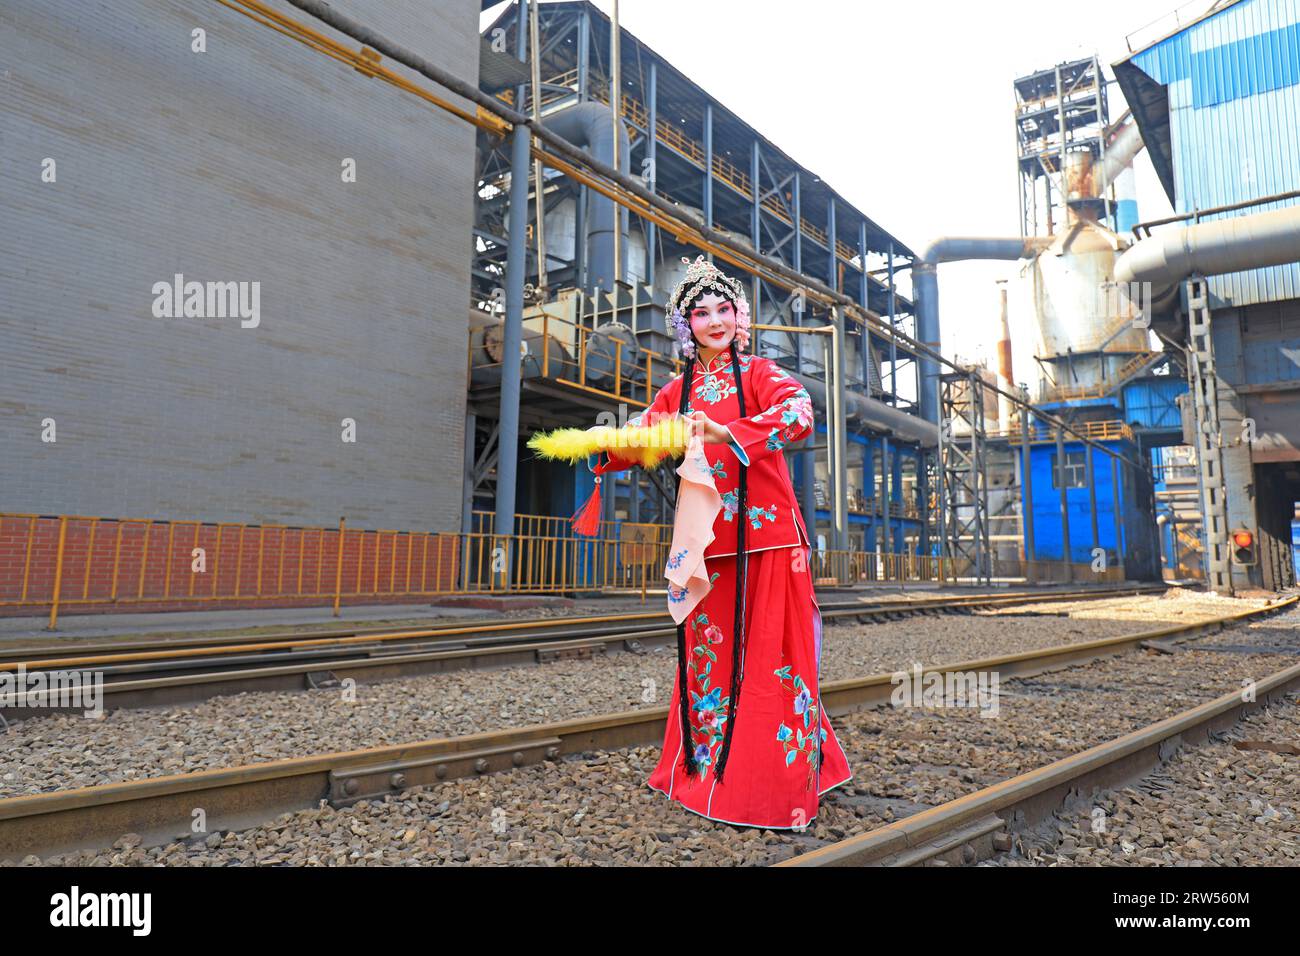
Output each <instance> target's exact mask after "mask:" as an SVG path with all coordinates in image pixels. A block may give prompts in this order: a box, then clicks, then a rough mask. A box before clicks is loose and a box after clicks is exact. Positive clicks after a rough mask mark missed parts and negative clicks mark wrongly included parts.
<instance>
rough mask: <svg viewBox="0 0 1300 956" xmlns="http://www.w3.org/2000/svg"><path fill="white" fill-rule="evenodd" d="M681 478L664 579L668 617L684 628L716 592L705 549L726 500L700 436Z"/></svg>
mask: <svg viewBox="0 0 1300 956" xmlns="http://www.w3.org/2000/svg"><path fill="white" fill-rule="evenodd" d="M677 474H678V475H680V476H681V479H682V483H681V486H680V487H679V488H678V490H677V514H676V516H675V518H674V520H673V543H672V547H671V548H670V549H669V551H668V564H667V566H666V567H665V568H664V577H666V578H667V579H668V613H669V614H671V615H672V618H673V621H674V623H677V624H680V623H682V621H684V620H686V618H687V616H688V615H689V614H690V613H691V611H692V610H693V609H694V608H695V606H696V605H697V604H699V603H700V601H702V600H704V596H705V595H706V594H708V593H709V591H710V590H712V588H713V584H712V583H711V582H710V581H709V570H708V568H707V567H706V566H705V563H704V549H705V548H707V547H708V546H709V545H710V544H711V543H712V542H713V538H714V534H713V522H714V519H716V518H717V517H718V512H719V511H721V510H722V496H721V495H719V494H718V487H717V485H715V484H714V483H713V469H712V468H711V467H710V466H709V460H708V459H707V458H706V457H705V456H704V443H703V441H702V440H701V439H700V436H699V435H696V436H694V437H693V438H692V439H691V441H690V444H689V445H688V446H687V448H686V457H685V459H684V460H683V461H682V463H681V464H680V465H678V466H677Z"/></svg>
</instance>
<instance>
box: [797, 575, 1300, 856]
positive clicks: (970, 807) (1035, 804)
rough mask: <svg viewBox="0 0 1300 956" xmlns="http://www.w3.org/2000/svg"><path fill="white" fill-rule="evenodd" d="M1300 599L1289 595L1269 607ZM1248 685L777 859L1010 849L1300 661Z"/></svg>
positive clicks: (1282, 692)
mask: <svg viewBox="0 0 1300 956" xmlns="http://www.w3.org/2000/svg"><path fill="white" fill-rule="evenodd" d="M1298 600H1300V598H1296V597H1291V598H1288V599H1286V600H1285V601H1283V602H1280V604H1279V605H1278V606H1275V607H1274V608H1270V609H1268V610H1270V611H1271V610H1277V609H1280V607H1284V606H1291V605H1294V604H1295V603H1296V602H1297V601H1298ZM1249 613H1250V615H1251V616H1253V615H1254V614H1257V613H1259V612H1249ZM1239 617H1240V616H1239ZM1224 650H1226V651H1235V652H1240V651H1241V650H1242V648H1240V647H1229V648H1224ZM1291 650H1292V652H1294V650H1295V648H1294V647H1293V648H1292V649H1291ZM1251 690H1252V693H1251V694H1250V695H1247V694H1244V693H1243V692H1242V691H1241V690H1233V691H1229V692H1228V693H1225V694H1223V695H1221V696H1219V697H1216V698H1215V699H1213V700H1210V701H1207V702H1205V703H1202V704H1200V705H1198V706H1196V707H1192V708H1189V709H1187V710H1185V711H1183V712H1181V713H1179V714H1175V715H1173V716H1171V717H1168V718H1165V719H1164V720H1160V721H1157V722H1156V723H1153V724H1150V725H1148V726H1146V727H1142V728H1140V729H1138V730H1135V731H1133V732H1131V733H1128V734H1124V735H1123V736H1120V737H1117V738H1115V739H1112V740H1107V741H1105V742H1103V743H1100V744H1097V745H1096V746H1093V747H1089V748H1088V749H1086V750H1084V751H1082V752H1080V753H1075V754H1071V755H1069V756H1067V757H1064V758H1062V759H1060V760H1056V761H1053V762H1052V763H1050V764H1047V765H1046V766H1043V767H1038V768H1036V769H1034V770H1031V771H1029V772H1027V773H1022V774H1018V775H1016V776H1014V777H1010V778H1008V779H1006V780H1002V781H1000V782H998V783H996V784H993V785H992V786H988V787H984V788H983V789H980V790H978V791H976V792H974V793H969V794H966V795H963V796H961V797H958V798H957V799H955V800H950V801H947V802H945V803H943V804H941V805H939V806H935V807H930V808H928V809H925V810H921V811H920V812H918V813H915V814H913V815H910V816H907V817H905V818H903V819H902V820H898V821H896V822H893V823H890V824H888V825H886V826H881V827H877V828H876V829H873V830H871V831H869V832H867V833H865V834H861V835H858V836H855V837H850V838H848V839H845V840H840V841H838V842H835V843H832V844H830V845H827V846H823V847H820V848H818V849H815V850H812V851H810V852H808V853H805V854H802V855H800V856H796V857H794V858H792V859H789V860H784V861H782V862H780V863H777V864H775V865H776V866H798V867H823V866H917V865H926V864H930V863H934V862H941V863H943V864H949V865H953V864H956V865H969V864H973V863H975V862H977V861H979V860H982V859H987V858H989V857H991V856H994V855H995V854H997V853H1002V852H1006V851H1008V850H1010V849H1011V847H1012V839H1011V832H1010V831H1011V830H1012V828H1013V825H1014V829H1015V830H1023V829H1026V828H1028V827H1032V826H1034V825H1035V824H1038V823H1041V822H1042V821H1044V820H1045V819H1047V818H1048V817H1049V816H1050V815H1051V814H1053V813H1054V812H1056V811H1058V810H1061V809H1063V808H1065V807H1066V806H1067V805H1069V804H1070V803H1071V802H1073V801H1075V800H1077V798H1078V797H1079V796H1080V795H1087V794H1090V793H1093V792H1095V791H1098V790H1105V789H1110V788H1117V787H1122V786H1125V785H1126V784H1129V783H1132V782H1134V781H1136V780H1138V779H1140V778H1142V777H1144V776H1146V775H1147V774H1149V773H1150V772H1151V771H1153V770H1155V769H1156V768H1157V767H1159V766H1160V765H1162V764H1163V763H1164V762H1165V761H1166V760H1167V759H1168V758H1169V757H1170V756H1172V755H1173V753H1174V752H1175V751H1176V750H1177V749H1178V748H1179V747H1181V746H1187V745H1191V746H1195V745H1197V744H1201V743H1204V742H1205V741H1207V740H1209V739H1210V738H1211V737H1212V735H1214V734H1218V733H1221V732H1222V731H1224V730H1226V729H1227V728H1229V727H1232V726H1233V725H1235V724H1236V723H1237V722H1238V721H1240V720H1241V718H1242V717H1243V716H1245V715H1246V714H1248V713H1251V712H1253V711H1255V710H1257V709H1259V708H1261V707H1264V706H1266V705H1267V704H1268V703H1270V702H1272V701H1276V700H1280V699H1281V698H1283V697H1285V696H1287V695H1293V694H1296V693H1297V692H1300V664H1294V665H1291V666H1289V667H1285V668H1282V669H1281V670H1278V671H1274V672H1273V673H1271V674H1269V675H1267V676H1266V677H1264V678H1263V679H1261V680H1258V681H1256V682H1255V683H1254V686H1253V687H1252V688H1251ZM1283 752H1286V751H1285V750H1284V751H1283Z"/></svg>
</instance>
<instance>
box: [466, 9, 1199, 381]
mask: <svg viewBox="0 0 1300 956" xmlns="http://www.w3.org/2000/svg"><path fill="white" fill-rule="evenodd" d="M595 2H596V6H598V7H599V8H600V9H601V10H603V11H605V12H606V13H607V14H609V13H612V11H613V0H595ZM1178 5H1179V4H1178V2H1177V0H1089V2H1088V3H1065V2H1059V0H1048V2H1042V3H1037V4H1028V3H1024V2H1023V0H983V2H971V0H964V2H963V0H911V2H909V3H901V2H890V3H885V2H878V0H865V2H857V3H847V2H844V0H798V2H793V3H792V2H788V0H781V2H778V0H621V2H620V3H619V19H620V21H621V24H622V26H623V27H624V29H626V30H629V31H631V33H633V34H634V35H635V36H637V37H638V38H639V39H641V40H642V41H643V42H645V43H646V44H647V45H648V46H649V47H650V48H651V49H653V50H654V51H655V52H657V53H658V54H660V55H661V56H663V57H665V58H667V59H668V60H670V61H671V62H672V63H673V65H674V66H675V67H676V68H677V69H679V70H681V71H682V72H683V73H684V74H686V75H687V76H688V77H690V78H691V79H692V80H694V81H695V82H696V83H698V84H699V85H700V86H701V87H703V88H704V89H705V90H707V91H708V92H709V93H710V94H711V95H713V96H714V97H715V98H716V99H717V100H718V101H719V102H720V103H722V104H723V105H724V106H726V107H727V108H728V109H729V110H731V111H732V112H734V113H735V114H736V115H738V116H739V117H740V118H741V119H743V120H745V121H746V122H748V123H749V124H751V125H752V126H754V127H755V128H757V129H758V130H760V131H761V132H762V133H763V134H764V135H766V136H767V137H768V138H769V139H770V140H771V141H772V142H774V143H776V144H777V145H778V146H780V147H781V148H782V149H783V150H785V151H786V152H787V153H788V154H789V155H790V156H791V157H793V158H794V159H795V161H797V162H799V163H800V164H802V165H803V166H805V167H806V168H808V169H810V170H811V171H812V172H814V173H815V174H816V175H818V176H820V177H821V178H822V179H823V180H825V181H826V182H828V183H829V184H830V185H831V187H832V188H834V189H835V190H836V191H837V192H838V193H839V194H840V195H841V196H843V197H844V199H845V200H847V201H848V202H850V203H852V204H853V205H854V206H856V207H857V208H858V209H860V210H862V211H863V212H864V213H866V214H867V215H868V216H870V217H871V218H872V219H874V220H875V221H876V222H878V223H880V225H881V226H883V227H884V228H886V229H888V230H889V231H890V232H892V233H893V234H894V235H896V236H898V237H899V238H901V239H902V240H903V241H904V242H906V243H907V244H908V245H909V246H911V247H912V248H913V249H918V248H920V247H921V246H923V245H925V243H927V242H928V241H929V240H931V239H933V238H936V237H938V236H943V235H1000V236H1016V235H1019V224H1018V218H1019V208H1018V200H1017V182H1016V165H1015V129H1014V125H1013V121H1012V109H1013V105H1014V96H1013V93H1012V88H1011V83H1012V80H1013V79H1014V78H1015V77H1017V76H1022V75H1024V74H1027V73H1030V72H1032V71H1034V70H1037V69H1042V68H1046V67H1051V66H1054V65H1055V64H1056V63H1058V62H1061V61H1065V60H1071V59H1076V58H1080V57H1084V56H1089V55H1091V54H1093V53H1094V52H1095V53H1097V54H1098V55H1099V56H1100V58H1101V62H1102V64H1103V67H1104V69H1105V73H1106V75H1107V77H1108V78H1109V77H1111V76H1112V74H1111V71H1110V68H1109V67H1110V63H1111V62H1113V61H1114V60H1116V59H1119V58H1120V57H1121V56H1124V55H1126V54H1127V52H1128V48H1127V46H1126V42H1125V37H1126V36H1127V35H1129V34H1133V33H1139V34H1140V35H1139V36H1136V37H1134V48H1135V49H1137V48H1140V46H1141V45H1142V41H1148V42H1149V41H1150V40H1152V39H1156V38H1158V37H1159V36H1160V35H1162V34H1163V33H1165V32H1168V30H1167V29H1163V30H1161V29H1154V28H1148V27H1149V25H1150V24H1151V23H1152V21H1155V20H1158V19H1159V18H1162V17H1165V16H1166V15H1169V14H1172V12H1173V11H1174V9H1175V7H1177V6H1178ZM1209 6H1210V0H1193V3H1192V5H1191V6H1190V7H1189V8H1188V10H1190V11H1191V12H1193V13H1194V12H1199V11H1200V10H1203V9H1207V8H1208V7H1209ZM495 9H496V8H494V11H495ZM494 11H490V12H494ZM1183 19H1184V22H1185V21H1186V19H1187V14H1186V12H1185V13H1184V17H1183ZM1172 26H1173V24H1172V22H1171V23H1170V27H1172ZM1144 28H1147V29H1144ZM1109 95H1110V110H1111V117H1112V119H1114V118H1116V117H1118V116H1119V115H1120V114H1121V113H1122V112H1123V110H1124V101H1123V97H1122V95H1121V94H1120V92H1119V87H1118V86H1116V85H1115V84H1113V83H1112V84H1111V86H1110V94H1109ZM1135 169H1136V174H1137V190H1138V211H1139V216H1140V218H1142V219H1153V218H1158V217H1160V216H1166V215H1169V214H1170V212H1171V210H1170V207H1169V203H1168V200H1167V199H1166V198H1165V195H1164V190H1163V189H1162V188H1161V187H1160V184H1159V182H1158V181H1157V179H1156V176H1155V172H1154V170H1153V169H1152V167H1151V162H1150V160H1149V159H1148V158H1147V155H1146V153H1145V151H1144V152H1143V153H1142V154H1141V155H1140V156H1139V157H1138V160H1137V162H1136V163H1135ZM1014 268H1015V264H1014V263H951V264H947V265H944V266H941V267H940V269H939V282H940V299H941V302H942V312H941V318H942V321H943V349H944V353H945V354H948V355H954V354H957V355H960V356H961V357H963V358H993V349H994V347H995V341H996V338H997V335H996V332H995V330H996V322H997V314H998V295H997V290H996V286H995V280H997V279H999V278H1003V277H1006V276H1008V275H1010V274H1011V272H1012V270H1013V269H1014ZM1013 336H1014V338H1015V340H1016V342H1015V346H1016V350H1017V353H1018V355H1017V363H1016V364H1017V368H1016V372H1017V378H1028V377H1029V375H1027V374H1026V373H1029V369H1027V368H1026V367H1025V366H1026V364H1028V363H1027V362H1026V359H1027V358H1028V356H1027V355H1026V354H1025V353H1026V352H1027V351H1031V348H1030V343H1029V342H1028V341H1025V338H1026V332H1025V330H1020V329H1017V330H1013ZM1030 374H1032V373H1030Z"/></svg>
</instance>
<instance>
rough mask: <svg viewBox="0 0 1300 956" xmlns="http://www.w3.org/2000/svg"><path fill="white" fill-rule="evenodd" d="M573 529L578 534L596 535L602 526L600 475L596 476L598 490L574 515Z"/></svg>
mask: <svg viewBox="0 0 1300 956" xmlns="http://www.w3.org/2000/svg"><path fill="white" fill-rule="evenodd" d="M572 521H573V530H574V531H575V532H576V533H577V534H585V535H595V534H596V532H597V530H599V528H600V476H599V475H597V476H596V490H595V491H593V492H592V493H591V497H590V498H588V499H587V503H586V504H585V505H583V506H582V507H581V508H579V509H578V511H577V513H576V514H575V515H574V516H573V519H572Z"/></svg>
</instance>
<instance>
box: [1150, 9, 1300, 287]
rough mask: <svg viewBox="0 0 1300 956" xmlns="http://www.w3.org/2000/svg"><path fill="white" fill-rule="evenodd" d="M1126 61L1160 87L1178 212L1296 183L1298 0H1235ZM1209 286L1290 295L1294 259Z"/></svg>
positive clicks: (1297, 271)
mask: <svg viewBox="0 0 1300 956" xmlns="http://www.w3.org/2000/svg"><path fill="white" fill-rule="evenodd" d="M1132 62H1133V64H1134V65H1135V66H1137V67H1138V68H1139V69H1141V70H1142V71H1143V72H1144V73H1146V74H1147V75H1148V76H1150V77H1151V78H1152V79H1154V80H1155V81H1156V82H1158V83H1162V84H1164V85H1165V86H1167V87H1168V92H1169V112H1170V118H1169V119H1170V136H1171V138H1172V144H1171V145H1172V151H1173V163H1174V187H1175V192H1176V193H1177V196H1176V203H1175V205H1176V208H1177V209H1178V211H1179V212H1190V211H1192V210H1194V209H1208V208H1210V207H1213V206H1223V205H1228V204H1230V203H1236V202H1243V201H1248V200H1252V199H1257V198H1259V197H1261V196H1269V195H1273V194H1275V193H1282V192H1288V191H1291V190H1295V189H1300V0H1240V2H1239V3H1236V4H1233V5H1232V6H1230V7H1227V8H1225V9H1223V10H1221V11H1220V12H1218V13H1216V14H1214V15H1213V16H1210V17H1207V18H1206V19H1204V20H1201V21H1200V22H1198V23H1194V24H1192V25H1191V26H1189V27H1188V28H1187V29H1186V30H1183V31H1182V32H1180V33H1177V34H1174V35H1173V36H1171V37H1168V38H1167V39H1165V40H1162V41H1161V42H1159V43H1157V44H1155V45H1154V46H1152V47H1150V48H1148V49H1146V50H1143V51H1141V52H1140V53H1138V54H1136V55H1135V56H1134V57H1133V58H1132ZM1292 203H1293V201H1290V202H1286V203H1274V204H1269V205H1261V206H1257V207H1252V208H1251V209H1249V210H1247V211H1246V212H1256V211H1262V210H1265V209H1271V208H1278V207H1280V206H1284V205H1290V204H1292ZM1244 214H1245V213H1235V214H1234V215H1244ZM1210 291H1211V293H1212V294H1213V295H1214V296H1216V297H1217V298H1219V299H1221V300H1223V301H1225V302H1228V303H1231V304H1233V305H1247V304H1251V303H1256V302H1275V301H1278V300H1281V299H1291V298H1297V297H1300V264H1291V265H1286V266H1275V267H1272V268H1269V269H1255V270H1251V271H1248V272H1237V273H1232V274H1230V275H1225V276H1217V277H1215V278H1212V279H1211V280H1210Z"/></svg>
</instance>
